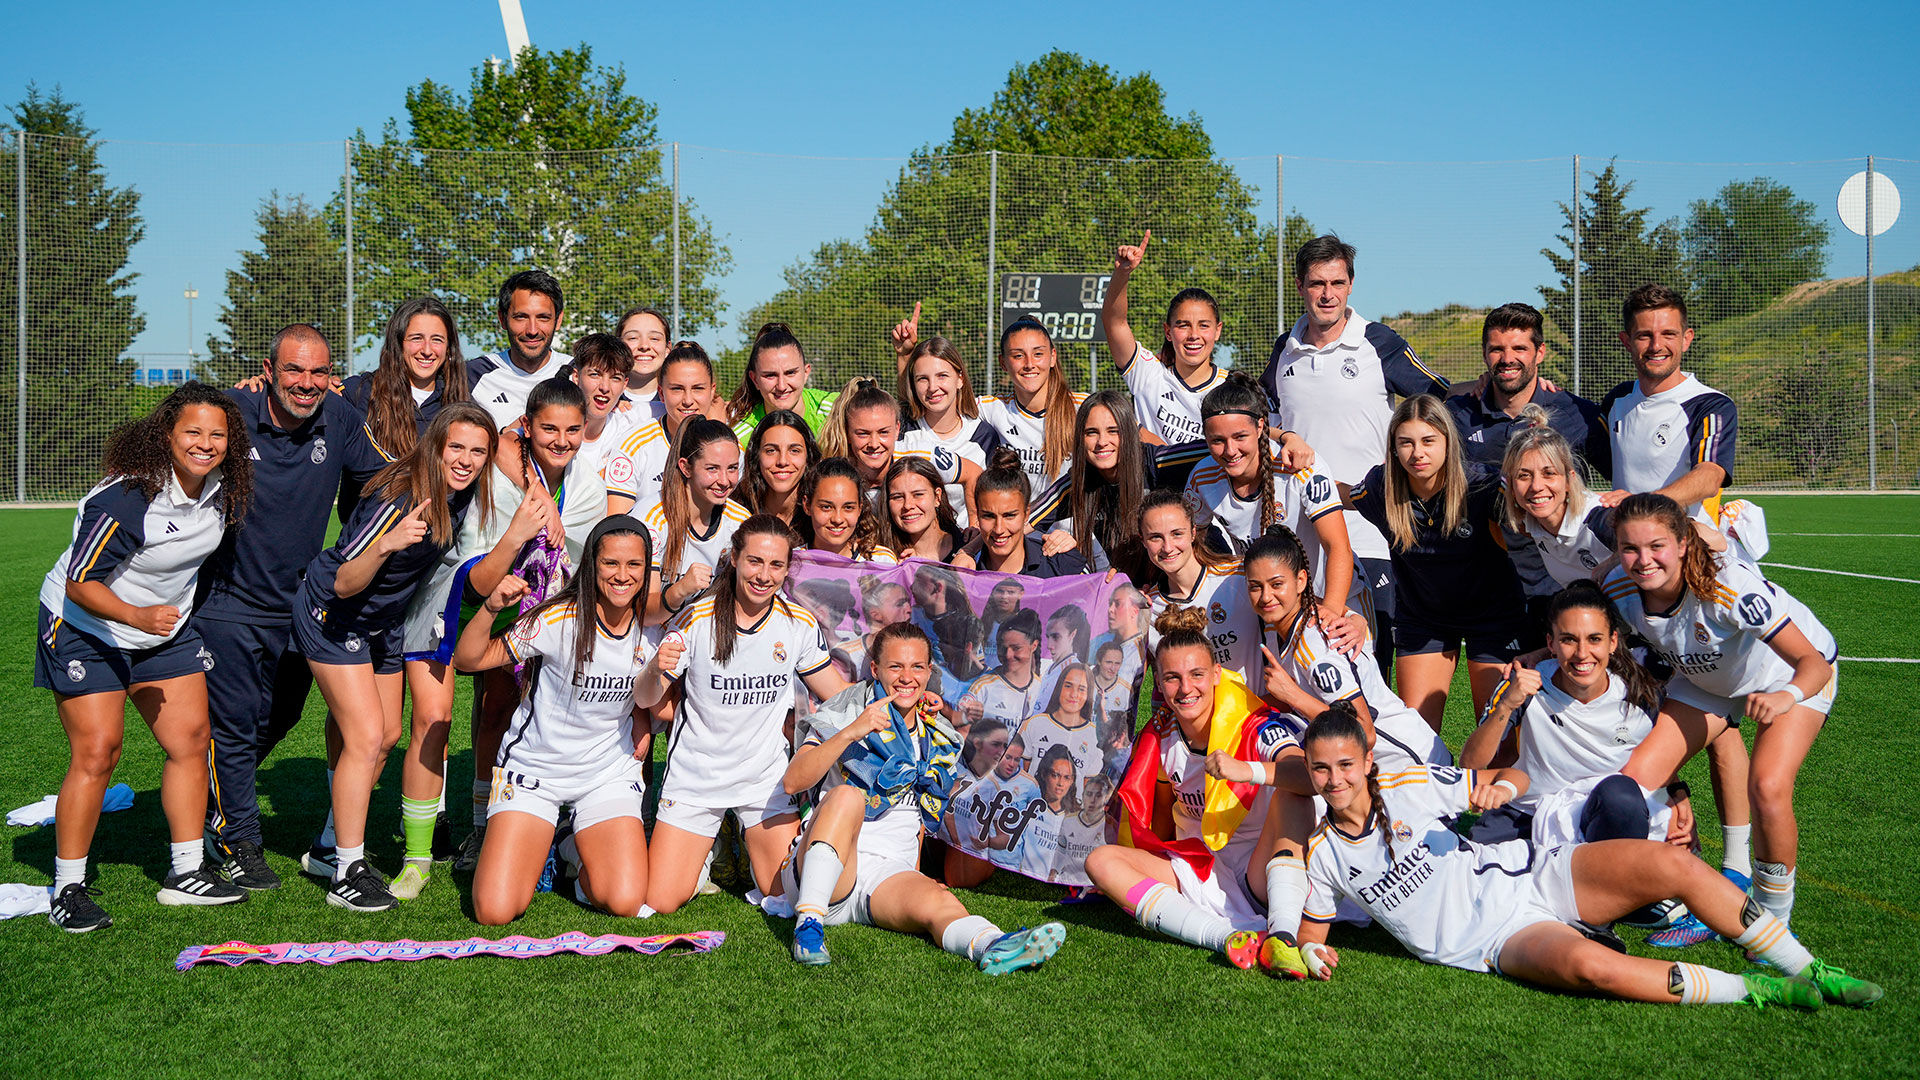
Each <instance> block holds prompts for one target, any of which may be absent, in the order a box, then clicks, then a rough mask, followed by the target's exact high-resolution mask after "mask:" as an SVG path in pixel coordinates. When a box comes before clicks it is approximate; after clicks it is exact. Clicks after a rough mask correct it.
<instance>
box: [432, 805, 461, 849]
mask: <svg viewBox="0 0 1920 1080" xmlns="http://www.w3.org/2000/svg"><path fill="white" fill-rule="evenodd" d="M459 850H460V849H459V848H458V847H456V846H455V845H454V843H453V823H452V822H450V821H448V820H447V812H446V811H445V810H442V811H440V812H439V813H438V814H436V815H434V818H433V861H434V862H451V861H452V859H453V857H454V855H455V854H457V853H458V852H459Z"/></svg>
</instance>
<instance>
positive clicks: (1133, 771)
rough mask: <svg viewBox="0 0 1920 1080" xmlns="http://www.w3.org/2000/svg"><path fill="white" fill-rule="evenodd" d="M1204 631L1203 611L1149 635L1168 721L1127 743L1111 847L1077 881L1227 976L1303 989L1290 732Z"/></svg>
mask: <svg viewBox="0 0 1920 1080" xmlns="http://www.w3.org/2000/svg"><path fill="white" fill-rule="evenodd" d="M1207 618H1208V616H1207V611H1206V609H1204V608H1178V609H1175V610H1173V611H1169V612H1167V613H1166V614H1164V615H1161V616H1160V617H1159V618H1158V619H1157V620H1155V622H1154V629H1155V630H1156V631H1157V632H1158V633H1159V634H1160V643H1159V645H1158V646H1157V647H1156V648H1155V649H1154V654H1153V664H1154V673H1155V676H1154V677H1155V678H1156V679H1158V680H1159V691H1160V698H1161V700H1163V701H1164V702H1165V708H1166V711H1167V715H1165V716H1160V717H1156V718H1155V720H1154V721H1153V723H1151V724H1149V725H1148V726H1147V728H1146V730H1145V731H1143V732H1141V733H1140V737H1139V739H1138V740H1137V741H1136V742H1135V743H1134V747H1133V760H1132V761H1131V762H1130V763H1129V764H1128V766H1127V773H1126V777H1125V779H1123V780H1122V781H1121V782H1120V805H1121V815H1120V819H1121V831H1120V839H1121V843H1120V844H1107V845H1103V846H1101V847H1097V848H1095V849H1093V852H1092V853H1091V854H1089V855H1088V856H1087V876H1088V877H1090V878H1092V879H1093V883H1094V884H1095V885H1097V886H1099V888H1100V891H1101V892H1103V893H1106V894H1107V895H1108V896H1110V897H1112V898H1113V899H1114V900H1115V901H1116V902H1118V903H1119V904H1120V906H1121V907H1122V908H1124V909H1126V911H1127V912H1128V913H1130V914H1131V915H1132V916H1133V917H1134V918H1135V919H1137V920H1139V922H1140V925H1142V926H1145V927H1147V928H1148V929H1150V930H1158V931H1159V932H1161V933H1163V934H1166V935H1168V936H1170V937H1175V938H1179V939H1180V940H1181V941H1184V942H1186V943H1188V944H1190V945H1198V946H1199V947H1201V948H1203V949H1211V950H1213V951H1215V952H1219V953H1224V954H1225V955H1226V957H1227V959H1228V960H1229V961H1231V962H1232V963H1233V965H1234V966H1235V967H1239V968H1251V967H1253V966H1254V965H1256V964H1258V965H1259V966H1260V967H1262V968H1264V969H1265V970H1266V971H1268V972H1269V973H1271V974H1273V975H1276V976H1280V977H1285V978H1293V979H1299V978H1304V977H1305V976H1306V968H1305V966H1304V965H1303V964H1302V962H1301V959H1300V953H1299V951H1298V950H1297V949H1296V948H1295V947H1294V941H1293V935H1294V932H1295V931H1296V930H1297V929H1298V927H1299V925H1300V905H1301V904H1302V902H1304V901H1305V899H1306V895H1307V880H1306V872H1305V869H1304V868H1303V864H1302V862H1301V858H1300V852H1301V851H1302V850H1303V849H1304V847H1305V844H1304V838H1305V836H1306V834H1307V830H1308V829H1310V828H1311V827H1312V823H1313V803H1312V802H1311V801H1309V799H1308V798H1307V794H1308V790H1309V789H1308V787H1307V777H1306V772H1305V768H1304V766H1303V765H1302V759H1301V755H1300V748H1299V747H1298V746H1297V745H1295V744H1294V741H1293V737H1292V735H1291V734H1290V733H1289V724H1288V721H1290V720H1292V719H1293V718H1292V717H1285V718H1283V717H1282V715H1281V714H1279V713H1276V712H1274V711H1273V710H1271V709H1268V708H1266V707H1265V706H1263V705H1262V704H1261V703H1260V699H1259V698H1258V697H1257V696H1255V695H1254V693H1253V692H1252V691H1251V690H1249V689H1248V688H1247V685H1246V683H1245V682H1243V681H1241V679H1240V677H1239V676H1238V675H1235V674H1234V673H1233V672H1232V671H1230V670H1223V669H1222V667H1221V665H1220V664H1219V663H1218V662H1217V661H1215V660H1214V656H1213V648H1212V645H1211V643H1210V642H1209V641H1208V640H1207V634H1206V628H1207ZM1263 928H1264V930H1265V932H1264V933H1263V932H1262V930H1263Z"/></svg>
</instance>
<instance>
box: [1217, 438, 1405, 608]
mask: <svg viewBox="0 0 1920 1080" xmlns="http://www.w3.org/2000/svg"><path fill="white" fill-rule="evenodd" d="M1187 493H1188V494H1190V495H1192V496H1194V497H1195V498H1197V499H1199V500H1200V505H1202V506H1205V507H1207V508H1209V509H1210V510H1212V511H1213V531H1214V532H1217V533H1218V534H1219V536H1220V539H1222V540H1224V541H1226V543H1227V545H1228V546H1229V547H1230V548H1231V549H1232V552H1233V554H1235V555H1244V554H1246V550H1247V545H1249V544H1251V543H1253V541H1254V540H1256V539H1258V538H1259V537H1260V536H1261V535H1263V534H1265V532H1266V531H1267V530H1266V528H1264V527H1262V526H1261V524H1260V493H1259V492H1257V491H1256V492H1254V495H1253V498H1251V499H1242V498H1240V496H1238V495H1235V494H1234V492H1233V481H1232V480H1230V479H1228V478H1227V471H1226V470H1225V469H1223V468H1221V467H1220V465H1219V463H1218V462H1214V461H1211V460H1209V461H1208V462H1207V463H1205V464H1203V465H1201V466H1200V467H1199V468H1197V469H1195V470H1193V474H1192V475H1191V476H1189V477H1187ZM1273 506H1274V511H1275V519H1274V520H1275V523H1276V524H1280V525H1285V526H1286V527H1287V528H1289V529H1292V530H1293V534H1294V535H1295V536H1298V537H1299V538H1300V547H1301V549H1302V550H1304V551H1305V552H1306V553H1307V565H1308V566H1309V567H1311V568H1312V570H1313V591H1314V594H1315V595H1324V594H1325V593H1326V590H1327V549H1326V545H1324V544H1322V543H1321V542H1320V530H1319V529H1318V528H1317V527H1316V523H1317V522H1319V521H1320V520H1322V519H1323V518H1326V517H1328V516H1330V515H1333V514H1338V513H1340V511H1341V509H1342V504H1341V502H1340V490H1339V488H1337V487H1336V486H1334V483H1333V481H1332V480H1331V479H1330V478H1328V477H1325V476H1322V475H1321V474H1319V473H1317V472H1314V471H1313V470H1312V469H1300V470H1298V471H1295V472H1285V471H1282V470H1280V469H1278V468H1276V469H1275V470H1274V472H1273ZM1366 592H1367V575H1366V574H1365V573H1364V572H1362V571H1361V569H1360V568H1359V566H1357V565H1356V566H1355V567H1354V570H1353V577H1352V578H1351V579H1350V583H1349V585H1348V586H1347V607H1348V608H1349V609H1351V610H1354V611H1362V610H1366V609H1365V608H1363V607H1362V606H1361V604H1362V597H1364V596H1365V595H1366Z"/></svg>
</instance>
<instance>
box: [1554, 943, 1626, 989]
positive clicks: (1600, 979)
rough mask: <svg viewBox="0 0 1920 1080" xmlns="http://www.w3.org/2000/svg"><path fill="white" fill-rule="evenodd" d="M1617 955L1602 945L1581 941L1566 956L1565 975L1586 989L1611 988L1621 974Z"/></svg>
mask: <svg viewBox="0 0 1920 1080" xmlns="http://www.w3.org/2000/svg"><path fill="white" fill-rule="evenodd" d="M1618 955H1619V954H1617V953H1615V952H1614V951H1613V950H1612V949H1609V948H1607V947H1606V946H1604V945H1599V944H1595V943H1594V942H1590V941H1583V942H1581V943H1580V944H1579V946H1577V947H1576V948H1575V949H1574V950H1573V952H1572V954H1570V955H1569V956H1568V957H1567V972H1566V973H1567V976H1568V977H1569V978H1571V979H1572V980H1573V981H1574V982H1575V983H1576V984H1577V985H1579V986H1581V987H1584V988H1586V989H1588V990H1601V991H1607V990H1611V989H1612V988H1613V986H1614V983H1615V982H1617V981H1618V980H1619V978H1620V975H1621V971H1620V965H1619V963H1618V962H1617V960H1618Z"/></svg>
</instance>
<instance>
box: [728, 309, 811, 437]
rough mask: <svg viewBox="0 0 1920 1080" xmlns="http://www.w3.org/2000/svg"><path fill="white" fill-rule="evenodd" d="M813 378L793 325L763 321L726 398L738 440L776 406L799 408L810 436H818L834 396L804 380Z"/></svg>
mask: <svg viewBox="0 0 1920 1080" xmlns="http://www.w3.org/2000/svg"><path fill="white" fill-rule="evenodd" d="M812 377H813V365H812V364H811V363H808V362H807V354H806V352H805V351H804V350H802V349H801V348H800V339H799V338H796V337H794V336H793V329H792V328H791V327H789V326H788V325H787V324H786V323H779V322H773V323H767V324H766V325H765V326H762V327H761V328H760V332H759V333H757V334H755V335H754V336H753V345H752V346H751V347H750V348H749V349H748V351H747V365H746V368H745V370H744V371H742V372H741V375H740V386H739V388H738V389H736V390H735V391H734V392H733V397H732V399H730V400H729V401H728V402H727V415H728V416H729V417H730V418H731V419H732V423H733V431H734V434H735V435H736V436H738V437H739V439H740V442H741V443H742V444H744V443H745V442H746V441H747V440H748V439H749V438H752V437H753V431H754V429H755V428H756V427H758V426H759V425H760V421H761V419H762V418H764V417H765V416H766V415H767V414H768V413H769V412H772V411H774V410H776V409H787V410H789V411H792V412H797V413H799V414H800V415H801V417H802V418H803V419H805V420H806V422H807V425H808V426H809V427H811V428H812V429H813V433H814V435H816V436H819V435H821V434H822V433H823V432H824V431H825V430H826V427H825V424H826V416H827V410H828V409H830V408H832V407H833V399H834V397H835V395H834V394H832V393H830V392H828V391H825V390H815V389H813V388H812V387H809V386H808V385H807V380H809V379H811V378H812Z"/></svg>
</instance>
